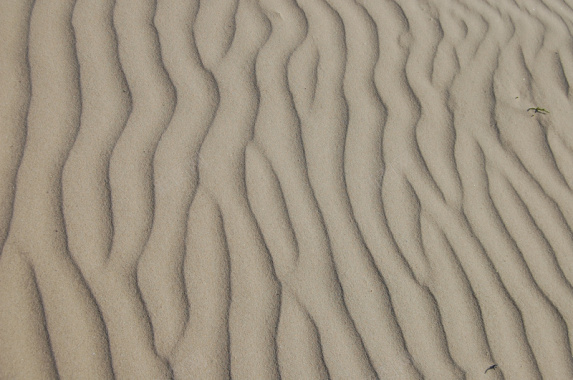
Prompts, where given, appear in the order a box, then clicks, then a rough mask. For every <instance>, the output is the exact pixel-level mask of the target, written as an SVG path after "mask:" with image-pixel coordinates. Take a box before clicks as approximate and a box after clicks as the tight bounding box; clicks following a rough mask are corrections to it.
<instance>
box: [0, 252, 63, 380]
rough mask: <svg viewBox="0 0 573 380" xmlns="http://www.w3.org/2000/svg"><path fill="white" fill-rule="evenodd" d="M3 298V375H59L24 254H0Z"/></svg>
mask: <svg viewBox="0 0 573 380" xmlns="http://www.w3.org/2000/svg"><path fill="white" fill-rule="evenodd" d="M0 299H1V300H2V303H1V304H0V352H2V354H1V355H0V378H2V379H54V380H55V379H58V370H57V368H56V363H55V360H54V355H53V352H52V350H51V347H50V341H49V336H48V331H47V329H46V320H45V318H44V317H45V316H44V313H43V311H42V307H43V305H42V300H41V298H40V294H39V291H38V286H37V283H36V279H35V276H34V271H33V269H32V267H31V265H30V263H29V262H27V261H26V260H25V258H24V257H22V256H21V255H18V254H14V253H11V252H4V254H3V255H2V256H1V257H0ZM22 358H25V360H22Z"/></svg>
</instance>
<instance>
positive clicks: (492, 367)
mask: <svg viewBox="0 0 573 380" xmlns="http://www.w3.org/2000/svg"><path fill="white" fill-rule="evenodd" d="M496 368H497V364H493V365H490V366H489V367H487V369H486V370H485V372H484V373H487V371H489V370H490V369H496Z"/></svg>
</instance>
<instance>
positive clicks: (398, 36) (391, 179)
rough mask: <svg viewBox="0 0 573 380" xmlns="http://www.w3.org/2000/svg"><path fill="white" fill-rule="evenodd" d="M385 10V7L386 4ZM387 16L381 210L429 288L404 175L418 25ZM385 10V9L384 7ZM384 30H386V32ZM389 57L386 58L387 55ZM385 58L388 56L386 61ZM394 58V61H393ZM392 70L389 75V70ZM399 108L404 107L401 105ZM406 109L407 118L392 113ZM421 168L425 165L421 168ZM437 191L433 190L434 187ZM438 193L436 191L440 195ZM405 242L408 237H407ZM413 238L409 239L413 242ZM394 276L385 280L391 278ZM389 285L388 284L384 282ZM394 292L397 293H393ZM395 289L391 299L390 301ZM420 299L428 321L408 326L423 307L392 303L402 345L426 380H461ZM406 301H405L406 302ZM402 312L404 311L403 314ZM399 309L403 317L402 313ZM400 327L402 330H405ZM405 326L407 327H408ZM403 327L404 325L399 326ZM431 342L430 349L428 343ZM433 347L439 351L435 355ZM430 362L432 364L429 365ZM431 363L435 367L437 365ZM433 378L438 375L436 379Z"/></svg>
mask: <svg viewBox="0 0 573 380" xmlns="http://www.w3.org/2000/svg"><path fill="white" fill-rule="evenodd" d="M385 5H386V4H385ZM392 7H393V8H390V9H389V10H392V11H393V13H392V14H393V15H395V16H394V20H396V21H395V22H399V21H400V20H401V21H402V25H400V24H398V25H396V24H394V25H392V24H389V23H388V21H387V20H388V19H386V17H388V16H386V15H384V13H383V10H385V9H383V8H378V10H377V8H373V10H374V11H375V12H376V13H374V12H372V13H373V14H374V20H375V21H376V22H377V25H378V27H379V28H380V30H381V32H380V33H381V35H391V36H392V38H388V41H384V42H385V43H386V44H387V45H385V46H384V52H385V54H382V53H381V57H380V63H379V64H378V65H381V63H382V62H384V63H385V62H388V61H390V62H389V65H388V66H386V70H382V69H380V70H377V73H376V77H375V79H376V85H377V89H378V91H379V93H380V95H381V97H382V101H383V102H384V104H385V106H386V107H387V109H388V117H387V119H386V122H385V124H384V136H383V141H382V144H383V149H382V150H383V152H384V158H385V169H384V177H383V181H382V195H383V201H384V210H385V212H386V216H387V218H388V223H389V227H390V229H391V231H392V238H394V239H395V240H396V242H397V245H398V247H399V249H400V252H402V253H403V254H404V257H405V258H406V259H407V261H408V263H409V264H410V266H411V268H412V269H413V273H414V274H415V276H416V280H417V281H419V282H421V283H422V284H423V285H425V286H427V285H428V284H429V283H430V282H429V281H430V280H431V277H430V276H431V274H430V272H429V270H430V267H429V262H428V257H427V256H426V253H425V252H424V250H423V247H422V241H421V235H420V232H419V229H420V220H419V218H420V214H419V212H420V211H421V210H420V209H419V208H418V207H419V201H418V200H417V199H416V198H417V197H416V194H415V193H414V192H413V191H412V187H411V186H410V185H409V183H408V181H407V179H406V176H405V173H404V171H405V170H406V169H405V168H407V167H408V166H410V167H411V166H415V165H416V163H415V162H418V163H419V162H420V161H417V158H416V157H418V156H419V151H418V150H417V147H416V143H415V135H414V133H413V132H414V126H415V123H416V121H417V120H418V117H419V115H420V112H419V106H418V104H417V102H416V100H415V98H414V96H413V94H412V91H411V89H410V88H409V86H408V85H407V80H406V77H405V76H406V73H405V64H406V59H407V57H408V44H409V42H408V39H409V37H410V35H409V32H408V29H407V28H408V23H411V22H415V21H416V19H415V18H414V19H413V20H409V19H407V18H406V16H405V14H404V12H403V10H402V9H401V8H400V7H398V6H397V5H393V6H392ZM386 9H388V5H386ZM385 28H388V29H389V32H390V33H392V30H394V32H393V33H392V34H390V33H387V34H386V33H384V32H385V31H386V29H385ZM386 52H387V53H386ZM386 54H388V55H386ZM391 54H392V55H391ZM396 56H399V57H400V63H401V64H400V65H398V64H396V63H394V65H392V66H390V65H391V64H392V61H393V60H394V58H393V57H396ZM390 67H391V69H390ZM400 104H402V105H400ZM404 104H407V106H408V109H409V111H410V112H408V113H401V112H396V111H397V110H399V109H400V108H401V107H404ZM422 165H423V163H422ZM434 188H435V185H434ZM438 191H439V190H438ZM406 236H408V237H406ZM412 237H413V238H412ZM391 276H392V274H388V277H391ZM387 282H389V280H388V279H387ZM394 289H396V287H394ZM392 292H393V289H391V291H390V294H391V295H392V296H393V297H394V295H393V293H392ZM418 297H419V298H418V299H419V300H423V303H424V304H423V309H424V310H427V311H426V313H425V314H426V315H427V316H428V317H427V318H424V319H421V320H416V321H414V320H410V321H408V319H407V318H405V317H400V314H401V312H405V311H406V310H408V309H407V308H406V307H408V308H411V307H422V306H420V305H416V306H414V305H408V304H407V303H405V304H402V305H400V304H399V302H403V301H400V298H399V297H395V299H396V301H393V305H400V306H396V310H397V315H398V317H399V318H403V319H401V320H400V319H399V320H400V324H401V326H402V329H403V334H404V337H405V339H406V343H407V348H408V350H409V352H410V353H411V354H412V355H413V358H414V360H415V361H416V364H417V365H418V366H419V367H420V368H421V371H422V373H423V374H424V375H425V376H432V373H433V371H437V372H440V373H444V374H446V373H447V376H450V377H453V378H456V377H458V376H461V372H460V371H459V369H458V368H457V367H456V365H455V364H454V363H453V362H452V360H451V357H450V356H449V353H448V348H447V346H446V341H445V337H444V335H443V330H442V328H438V329H436V328H434V327H433V328H431V329H430V328H429V326H430V325H431V326H439V325H440V324H441V322H440V316H439V310H438V308H437V305H436V304H435V300H434V298H433V296H432V295H431V294H430V293H429V292H428V291H427V290H425V291H420V290H418ZM406 299H407V296H406ZM403 307H404V308H403ZM400 308H402V310H403V311H400ZM403 323H404V324H403ZM406 323H408V324H407V325H406ZM402 324H403V325H402ZM429 342H432V343H429ZM436 347H440V349H438V350H436ZM430 358H431V359H430ZM434 363H439V365H435V364H434ZM437 372H436V373H437Z"/></svg>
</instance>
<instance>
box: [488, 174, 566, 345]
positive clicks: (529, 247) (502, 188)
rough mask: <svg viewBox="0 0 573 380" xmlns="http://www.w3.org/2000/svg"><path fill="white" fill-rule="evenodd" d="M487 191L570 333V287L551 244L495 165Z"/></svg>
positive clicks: (530, 268) (537, 280)
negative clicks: (495, 168)
mask: <svg viewBox="0 0 573 380" xmlns="http://www.w3.org/2000/svg"><path fill="white" fill-rule="evenodd" d="M488 175H489V177H491V182H490V185H489V190H490V194H491V197H492V200H493V202H494V205H495V207H496V209H497V211H498V213H499V215H500V217H501V218H502V220H503V223H504V225H505V228H507V231H508V232H509V234H510V236H511V237H512V239H514V240H515V244H516V245H517V248H518V249H519V250H520V252H521V254H522V255H523V258H524V260H525V261H526V263H527V266H528V269H529V271H530V272H531V274H532V276H533V277H534V279H535V282H536V283H537V285H538V286H539V287H540V288H541V289H542V290H543V292H544V293H545V295H546V296H547V297H548V298H549V299H550V300H551V301H552V302H553V304H554V305H555V307H556V308H557V309H558V310H559V312H560V314H561V315H562V317H563V318H564V319H565V321H566V322H567V326H568V329H569V336H570V337H571V336H573V334H571V326H573V322H572V321H571V315H572V313H571V312H572V310H571V305H572V303H571V297H572V291H573V287H572V286H571V284H569V282H567V281H566V278H565V276H564V275H563V272H562V270H561V268H560V267H559V265H558V263H557V260H556V258H555V255H554V253H553V251H552V249H551V246H550V245H549V243H548V242H547V240H546V239H545V237H544V235H543V233H542V232H541V231H540V230H539V228H538V226H537V225H536V223H535V220H534V218H533V217H532V216H531V214H530V213H529V210H528V209H527V206H526V205H525V204H524V202H523V200H522V199H521V198H520V197H519V195H518V194H517V192H516V190H515V188H513V186H511V184H510V183H509V181H508V180H507V179H506V178H504V177H503V176H502V175H500V173H499V172H497V171H496V170H494V169H491V168H490V170H489V173H488Z"/></svg>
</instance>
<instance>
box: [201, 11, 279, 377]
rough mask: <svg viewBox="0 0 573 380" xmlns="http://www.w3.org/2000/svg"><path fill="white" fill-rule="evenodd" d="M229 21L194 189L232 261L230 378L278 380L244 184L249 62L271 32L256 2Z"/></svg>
mask: <svg viewBox="0 0 573 380" xmlns="http://www.w3.org/2000/svg"><path fill="white" fill-rule="evenodd" d="M235 17H236V18H235V21H236V33H235V36H234V39H233V42H232V44H231V46H230V48H229V50H228V52H227V54H226V56H225V58H224V59H223V60H222V61H221V62H220V64H219V65H217V66H216V67H215V68H213V75H214V77H215V80H216V81H217V84H218V87H219V94H220V103H219V108H218V109H217V113H216V115H215V118H214V120H213V123H212V125H211V127H210V129H209V133H208V134H207V136H206V138H205V141H204V143H203V145H202V147H201V150H200V153H199V178H200V185H199V186H200V187H201V186H204V189H205V191H207V192H208V193H209V194H211V195H212V196H213V198H214V199H215V200H216V202H217V204H218V205H219V207H220V210H221V214H222V217H223V226H224V232H225V237H226V242H227V246H228V251H229V256H230V257H229V260H230V267H231V272H230V281H231V300H232V302H231V305H230V309H229V339H230V350H231V352H232V353H233V354H232V355H231V364H230V365H231V369H230V370H231V376H232V377H234V378H238V379H242V378H246V379H251V378H277V377H278V376H279V373H278V368H277V358H276V347H275V338H276V328H277V322H278V314H279V306H280V290H279V284H278V282H277V280H276V277H275V273H274V270H273V267H272V260H271V257H270V256H269V253H268V250H267V247H266V246H265V244H264V241H263V239H262V237H261V234H260V230H259V228H258V226H257V223H256V221H255V218H254V216H253V214H252V211H251V209H250V207H249V204H248V201H247V196H246V189H245V182H244V171H245V167H244V165H245V149H246V146H247V143H248V142H249V140H250V139H251V137H252V133H253V126H254V123H255V116H256V112H257V108H258V103H259V92H258V89H257V87H256V82H255V74H254V66H255V60H256V57H257V54H258V52H259V50H260V48H261V46H262V45H263V44H264V42H265V41H266V40H267V38H268V35H269V32H270V30H269V25H268V23H267V21H266V19H265V18H264V16H263V14H262V11H261V10H260V8H259V7H258V4H256V3H255V2H254V1H243V2H240V3H239V6H238V8H237V12H236V15H235Z"/></svg>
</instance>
